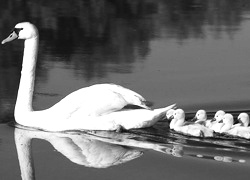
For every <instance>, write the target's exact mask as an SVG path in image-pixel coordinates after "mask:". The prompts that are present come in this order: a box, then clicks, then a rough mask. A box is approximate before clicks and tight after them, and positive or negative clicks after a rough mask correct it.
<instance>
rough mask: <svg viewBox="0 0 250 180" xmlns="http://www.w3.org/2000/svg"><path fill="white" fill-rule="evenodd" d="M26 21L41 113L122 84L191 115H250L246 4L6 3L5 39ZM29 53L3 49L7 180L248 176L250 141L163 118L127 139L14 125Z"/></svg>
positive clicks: (176, 0) (151, 0) (173, 0)
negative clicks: (178, 126)
mask: <svg viewBox="0 0 250 180" xmlns="http://www.w3.org/2000/svg"><path fill="white" fill-rule="evenodd" d="M23 21H30V22H32V23H34V24H35V25H36V26H37V28H38V29H39V33H40V42H39V55H38V62H37V63H38V64H37V70H36V83H35V94H34V102H33V106H34V109H35V110H42V109H46V108H49V107H50V106H52V105H54V104H55V103H56V102H58V101H59V100H60V99H62V98H63V97H64V96H66V95H67V94H69V93H70V92H72V91H74V90H77V89H79V88H82V87H85V86H89V85H93V84H96V83H115V84H119V85H122V86H125V87H127V88H129V89H132V90H134V91H136V92H138V93H140V94H141V95H143V96H144V97H145V98H146V99H147V100H149V101H150V102H152V106H153V108H158V107H162V106H166V105H170V104H173V103H177V105H178V107H180V108H182V109H184V110H185V112H186V113H187V116H188V117H190V118H191V117H193V116H194V113H195V112H196V111H197V110H199V109H205V110H207V111H208V112H209V116H210V117H212V116H213V114H214V113H215V111H217V110H219V109H223V110H225V111H227V112H232V113H233V115H234V116H235V117H236V116H237V115H238V114H239V112H242V111H245V112H250V96H249V94H250V78H249V77H250V70H249V68H250V59H249V57H250V35H249V32H250V1H248V0H237V1H236V0H80V1H76V0H75V1H67V0H53V1H42V0H37V1H31V0H26V1H20V0H8V1H5V0H0V40H1V41H2V40H3V39H4V38H6V37H7V36H8V35H9V32H10V30H11V29H12V28H13V27H14V26H15V24H17V23H18V22H23ZM22 54H23V41H15V42H12V43H8V44H6V45H0V162H1V164H0V179H4V180H16V179H17V180H18V179H22V180H34V179H46V180H52V179H53V180H54V179H61V180H64V179H65V180H66V179H71V180H78V179H89V180H92V179H105V180H106V179H107V180H110V179H120V180H122V179H126V180H128V179H131V180H133V179H139V180H151V179H157V180H158V179H159V180H163V179H164V180H166V179H170V180H173V179H174V180H175V179H176V180H182V179H192V180H194V179H214V180H216V179H218V180H221V179H227V180H230V179H232V180H233V179H238V180H239V179H248V178H249V176H250V171H249V168H250V140H244V139H236V138H231V137H216V138H210V139H199V138H192V137H188V136H183V135H180V134H177V133H174V132H172V131H169V128H168V122H166V121H165V122H159V123H157V124H156V125H155V126H154V127H152V128H148V129H142V130H132V131H129V132H124V133H115V132H102V131H100V132H98V131H89V132H68V133H50V132H43V131H38V130H30V129H24V128H21V127H15V125H14V123H13V121H14V106H15V101H16V97H17V90H18V85H19V78H20V71H21V63H22ZM21 174H22V176H21Z"/></svg>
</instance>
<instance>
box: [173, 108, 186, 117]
mask: <svg viewBox="0 0 250 180" xmlns="http://www.w3.org/2000/svg"><path fill="white" fill-rule="evenodd" d="M173 117H174V119H185V112H184V110H183V109H176V110H175V111H174V114H173Z"/></svg>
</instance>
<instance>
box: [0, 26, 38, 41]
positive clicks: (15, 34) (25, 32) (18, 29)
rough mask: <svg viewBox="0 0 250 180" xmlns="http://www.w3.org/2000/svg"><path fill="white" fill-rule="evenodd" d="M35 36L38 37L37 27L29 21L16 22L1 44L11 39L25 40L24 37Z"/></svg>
mask: <svg viewBox="0 0 250 180" xmlns="http://www.w3.org/2000/svg"><path fill="white" fill-rule="evenodd" d="M36 37H38V30H37V28H36V27H35V26H34V25H33V24H31V23H29V22H22V23H18V24H17V25H16V26H15V27H14V29H13V30H12V31H11V33H10V35H9V36H8V37H7V38H6V39H4V40H3V41H2V44H5V43H7V42H10V41H13V40H15V39H25V40H26V39H31V38H36Z"/></svg>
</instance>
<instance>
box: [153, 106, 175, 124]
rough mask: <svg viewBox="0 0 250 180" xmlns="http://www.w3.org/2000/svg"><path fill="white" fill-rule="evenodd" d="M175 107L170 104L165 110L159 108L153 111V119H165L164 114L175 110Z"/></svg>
mask: <svg viewBox="0 0 250 180" xmlns="http://www.w3.org/2000/svg"><path fill="white" fill-rule="evenodd" d="M176 108H177V106H176V104H172V105H170V106H167V107H165V108H159V109H154V110H153V111H154V112H155V118H154V119H157V120H161V119H164V118H166V113H167V112H168V111H169V110H170V109H176Z"/></svg>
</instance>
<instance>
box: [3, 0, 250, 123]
mask: <svg viewBox="0 0 250 180" xmlns="http://www.w3.org/2000/svg"><path fill="white" fill-rule="evenodd" d="M0 4H1V6H0V31H1V35H0V37H1V38H2V39H3V38H4V37H5V36H6V35H7V34H8V32H7V31H8V30H9V28H11V27H13V26H14V25H15V24H16V23H17V22H20V21H31V22H33V23H34V24H36V25H37V27H38V28H39V31H40V37H41V41H40V52H39V61H38V68H37V74H38V76H40V75H41V74H42V76H43V77H45V78H43V79H42V80H44V81H46V79H47V78H46V69H45V68H42V66H41V64H43V62H44V61H46V60H50V61H61V62H63V63H65V64H66V65H70V66H71V67H72V69H73V70H74V71H75V72H76V74H77V75H78V76H79V75H82V76H83V77H82V78H85V79H86V80H91V79H92V78H94V77H104V76H106V75H107V74H108V73H109V72H119V73H131V72H132V71H133V63H134V62H136V61H137V60H138V59H140V60H143V59H145V57H146V56H147V55H148V54H149V52H150V45H149V43H150V42H151V41H152V40H154V39H156V38H162V37H165V38H172V39H176V40H177V41H178V42H182V41H184V40H185V39H189V38H204V37H205V36H206V32H207V31H209V32H210V34H213V36H214V38H220V36H221V34H222V33H225V32H226V33H228V34H229V35H230V36H231V37H233V35H234V32H236V31H237V30H238V28H239V26H240V25H241V22H242V21H243V20H244V15H245V14H246V13H249V9H250V2H249V1H247V0H237V1H235V0H220V1H217V0H156V1H155V0H146V1H145V0H119V1H117V0H81V1H66V0H55V1H42V0H37V1H31V0H27V1H19V0H9V1H4V0H0ZM22 47H23V45H22V43H20V44H18V45H14V46H13V45H8V47H4V48H3V49H2V50H1V51H0V71H3V69H5V70H6V71H10V72H11V74H13V76H15V78H13V83H10V82H9V76H8V77H7V75H8V74H1V77H0V83H1V86H3V88H2V89H0V93H1V96H3V97H5V98H1V101H4V99H12V100H11V104H12V108H11V111H10V112H11V113H12V112H13V102H14V100H13V99H15V97H16V95H15V94H16V91H17V85H16V84H18V81H19V77H18V76H19V75H18V74H17V72H19V70H20V68H21V56H22V55H21V54H22V51H23V49H22ZM7 48H8V50H7ZM13 68H14V69H13ZM79 72H81V73H79ZM3 89H8V92H7V91H5V90H3ZM4 104H6V102H4V103H0V107H2V106H5V105H4ZM0 111H1V110H0ZM0 118H2V113H0Z"/></svg>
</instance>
